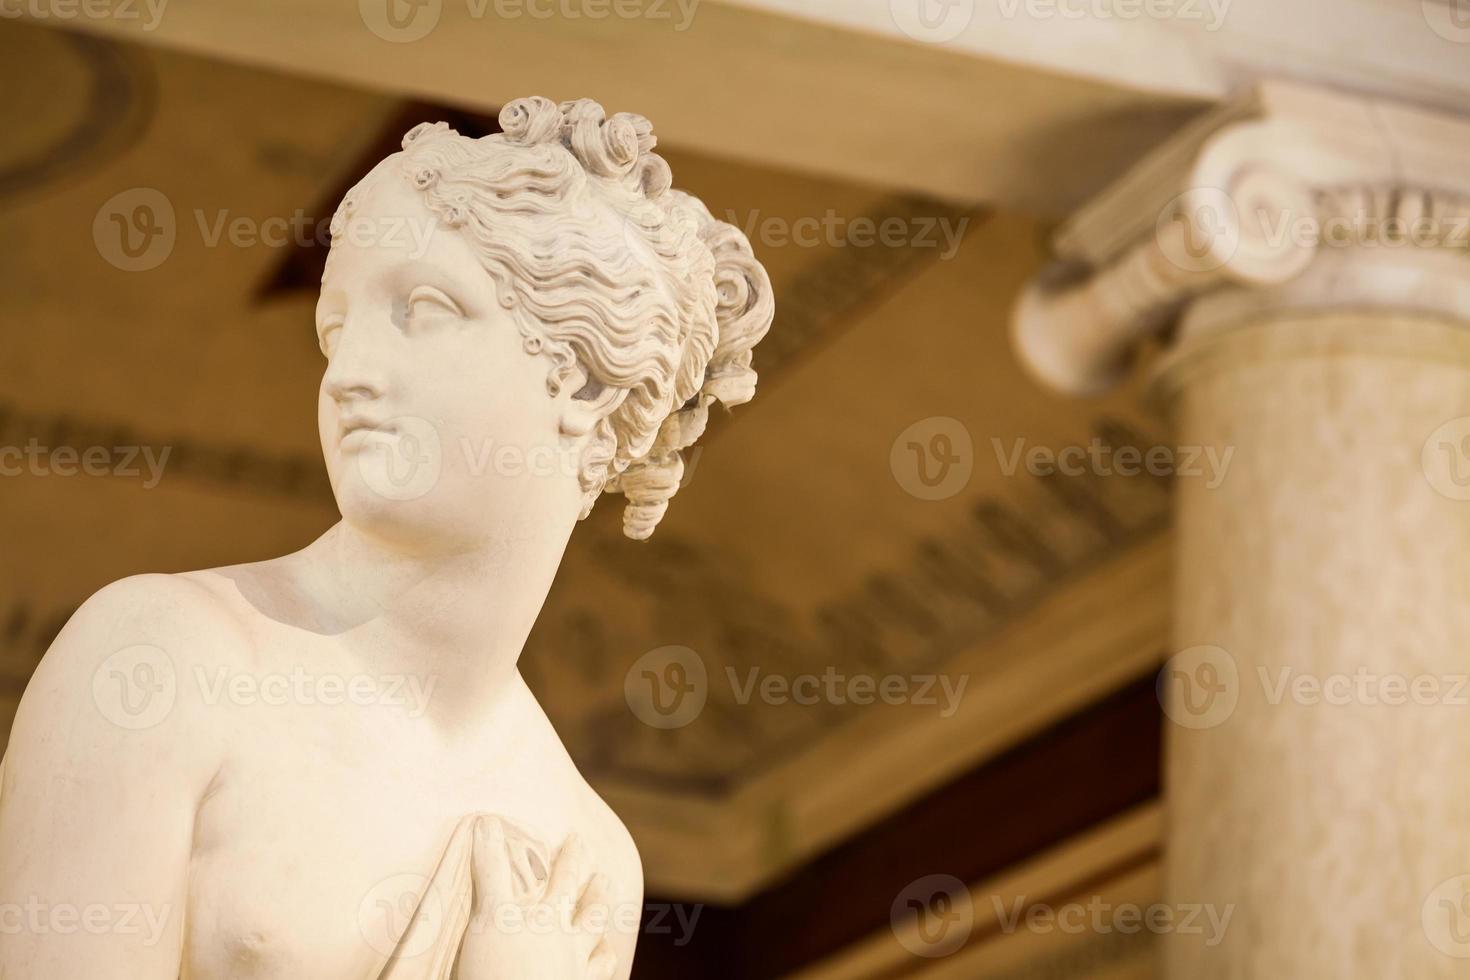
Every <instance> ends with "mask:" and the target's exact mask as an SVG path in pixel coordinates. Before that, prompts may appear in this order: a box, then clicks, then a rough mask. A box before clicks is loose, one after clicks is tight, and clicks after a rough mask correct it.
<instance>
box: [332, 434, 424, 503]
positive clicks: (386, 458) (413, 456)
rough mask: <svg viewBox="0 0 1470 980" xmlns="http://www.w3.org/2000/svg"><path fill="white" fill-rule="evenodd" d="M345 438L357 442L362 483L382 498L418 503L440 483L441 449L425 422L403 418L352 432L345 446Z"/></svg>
mask: <svg viewBox="0 0 1470 980" xmlns="http://www.w3.org/2000/svg"><path fill="white" fill-rule="evenodd" d="M348 439H356V440H358V441H359V445H358V446H356V447H355V448H356V449H357V460H356V463H357V471H358V473H359V475H361V477H362V480H363V482H364V483H365V484H367V486H368V488H369V489H371V490H372V491H373V492H374V493H376V494H377V495H378V496H380V497H383V498H384V499H387V500H396V501H407V500H417V499H419V498H420V497H422V496H424V494H426V493H428V492H429V491H430V490H432V489H434V487H435V486H437V485H438V483H439V476H440V474H441V473H442V471H443V468H444V448H443V446H442V445H441V444H440V441H439V430H438V429H437V428H435V426H434V424H433V423H432V422H430V421H429V420H428V419H422V418H419V417H417V416H414V415H402V416H399V417H398V418H394V419H389V420H388V421H387V422H385V423H383V424H381V425H378V426H374V427H372V428H370V429H359V430H357V431H355V432H351V433H349V434H348V435H347V437H346V439H344V440H343V442H344V444H345V443H346V441H347V440H348Z"/></svg>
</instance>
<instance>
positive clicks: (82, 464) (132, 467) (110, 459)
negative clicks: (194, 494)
mask: <svg viewBox="0 0 1470 980" xmlns="http://www.w3.org/2000/svg"><path fill="white" fill-rule="evenodd" d="M172 451H173V447H171V446H164V447H162V448H161V449H156V448H155V447H153V446H86V447H77V446H43V445H42V444H41V442H40V440H38V439H35V438H31V439H28V440H27V441H26V444H25V445H24V446H6V445H0V477H5V476H26V475H29V476H121V477H137V476H143V475H144V469H146V470H147V476H146V478H145V479H144V480H143V488H144V489H145V490H152V489H153V488H154V487H156V486H158V483H159V481H160V480H162V479H163V468H164V467H165V466H167V465H168V457H169V453H171V452H172ZM139 464H141V465H142V468H140V466H139Z"/></svg>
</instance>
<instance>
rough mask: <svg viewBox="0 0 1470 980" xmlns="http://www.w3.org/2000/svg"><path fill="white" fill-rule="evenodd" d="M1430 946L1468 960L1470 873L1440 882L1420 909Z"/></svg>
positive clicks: (1421, 922)
mask: <svg viewBox="0 0 1470 980" xmlns="http://www.w3.org/2000/svg"><path fill="white" fill-rule="evenodd" d="M1419 921H1420V924H1421V925H1423V927H1424V935H1425V936H1426V937H1427V938H1428V939H1429V945H1431V946H1433V947H1434V948H1435V949H1437V950H1439V951H1440V952H1441V953H1443V954H1444V955H1446V956H1450V957H1453V958H1454V959H1457V960H1463V959H1470V875H1457V876H1456V877H1454V878H1451V879H1449V880H1448V881H1443V882H1440V884H1439V885H1437V886H1436V887H1435V889H1434V890H1433V891H1431V892H1430V893H1429V897H1428V898H1426V899H1425V900H1424V905H1423V906H1422V907H1421V908H1420V910H1419Z"/></svg>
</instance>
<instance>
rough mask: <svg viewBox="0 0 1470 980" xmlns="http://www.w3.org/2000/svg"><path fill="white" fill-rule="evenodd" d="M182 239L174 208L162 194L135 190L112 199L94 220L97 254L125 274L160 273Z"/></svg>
mask: <svg viewBox="0 0 1470 980" xmlns="http://www.w3.org/2000/svg"><path fill="white" fill-rule="evenodd" d="M177 238H178V223H177V222H176V220H175V218H174V206H173V204H172V202H170V201H169V199H168V198H167V197H165V196H164V194H163V192H162V191H159V190H157V189H155V188H152V187H131V188H129V189H128V190H125V191H120V192H119V193H117V194H114V195H112V197H109V198H108V199H107V200H106V201H104V202H103V204H102V206H101V207H100V208H98V209H97V214H96V216H95V217H94V218H93V219H92V243H93V244H94V245H96V246H97V254H99V255H101V256H102V258H103V259H105V260H106V261H107V262H108V263H109V264H110V265H113V266H115V267H116V268H119V269H121V270H123V271H124V272H147V271H148V270H149V269H156V268H158V267H159V266H160V265H162V264H163V263H164V261H165V260H167V259H168V257H169V255H171V254H172V253H173V250H174V242H175V241H176V239H177Z"/></svg>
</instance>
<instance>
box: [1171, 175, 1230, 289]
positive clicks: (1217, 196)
mask: <svg viewBox="0 0 1470 980" xmlns="http://www.w3.org/2000/svg"><path fill="white" fill-rule="evenodd" d="M1154 235H1155V240H1156V241H1157V242H1158V245H1159V250H1160V251H1161V252H1162V253H1163V255H1164V258H1165V259H1167V260H1168V261H1169V262H1171V263H1172V264H1174V265H1176V266H1178V267H1179V268H1181V269H1184V270H1186V271H1189V272H1199V273H1204V272H1214V271H1215V270H1216V269H1219V268H1222V267H1223V266H1224V265H1225V263H1227V262H1229V261H1230V260H1231V259H1232V258H1234V256H1235V253H1236V251H1237V250H1238V249H1239V248H1240V237H1241V232H1240V211H1239V210H1238V209H1237V208H1236V206H1235V200H1234V199H1233V198H1232V197H1231V196H1230V195H1229V194H1227V193H1225V192H1224V191H1223V190H1220V189H1219V188H1216V187H1197V188H1194V189H1193V190H1189V191H1185V192H1184V193H1183V194H1180V195H1179V196H1177V197H1175V198H1174V199H1173V200H1171V201H1170V202H1169V203H1168V204H1167V205H1166V206H1165V207H1164V209H1163V210H1162V211H1160V212H1159V219H1158V221H1157V223H1156V225H1155V228H1154Z"/></svg>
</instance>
